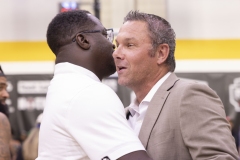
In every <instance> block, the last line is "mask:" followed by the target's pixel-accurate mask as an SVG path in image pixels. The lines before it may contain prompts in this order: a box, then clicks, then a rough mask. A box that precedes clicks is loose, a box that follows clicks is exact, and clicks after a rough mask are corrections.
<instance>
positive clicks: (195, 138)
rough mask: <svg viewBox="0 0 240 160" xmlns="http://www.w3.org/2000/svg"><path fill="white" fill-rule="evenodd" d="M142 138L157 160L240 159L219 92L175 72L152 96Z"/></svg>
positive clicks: (141, 134) (140, 134) (149, 151)
mask: <svg viewBox="0 0 240 160" xmlns="http://www.w3.org/2000/svg"><path fill="white" fill-rule="evenodd" d="M139 138H140V140H141V142H142V143H143V145H144V147H145V148H146V150H147V152H148V154H149V155H150V157H152V158H153V159H154V160H192V159H194V160H210V159H211V160H237V159H238V153H237V149H236V145H235V141H234V138H233V137H232V134H231V131H230V126H229V124H228V122H227V120H226V115H225V111H224V107H223V104H222V102H221V100H220V98H219V97H218V95H217V94H216V93H215V92H214V91H213V90H212V89H210V88H209V87H208V86H207V85H205V84H200V83H198V82H194V81H188V80H180V79H179V78H177V77H176V75H175V74H174V73H172V74H171V75H170V76H169V77H168V79H167V80H166V81H165V82H164V83H163V84H162V85H161V87H160V88H159V89H158V91H157V92H156V93H155V95H154V97H153V98H152V100H151V102H150V104H149V106H148V110H147V113H146V116H145V118H144V121H143V124H142V128H141V130H140V133H139Z"/></svg>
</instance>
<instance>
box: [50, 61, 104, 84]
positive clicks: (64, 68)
mask: <svg viewBox="0 0 240 160" xmlns="http://www.w3.org/2000/svg"><path fill="white" fill-rule="evenodd" d="M71 73H75V74H83V75H85V76H88V77H90V78H91V79H93V80H95V81H98V82H100V79H99V78H98V77H97V76H96V75H95V74H94V73H93V72H92V71H90V70H88V69H86V68H83V67H81V66H78V65H75V64H72V63H69V62H63V63H58V64H56V65H55V70H54V75H57V74H71Z"/></svg>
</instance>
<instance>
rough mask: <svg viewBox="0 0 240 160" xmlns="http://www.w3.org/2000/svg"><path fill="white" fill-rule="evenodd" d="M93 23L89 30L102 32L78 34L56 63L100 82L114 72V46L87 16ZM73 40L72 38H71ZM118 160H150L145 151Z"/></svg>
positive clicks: (60, 54) (129, 154)
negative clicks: (78, 68) (80, 69)
mask: <svg viewBox="0 0 240 160" xmlns="http://www.w3.org/2000/svg"><path fill="white" fill-rule="evenodd" d="M89 16H90V17H91V19H92V20H93V21H94V22H95V24H96V25H95V26H94V27H93V28H92V29H90V30H103V32H102V33H101V32H99V33H78V34H76V42H74V43H70V44H68V45H66V46H64V47H62V48H60V50H59V53H58V56H57V58H56V63H61V62H69V63H72V64H75V65H78V66H82V67H84V68H86V69H88V70H90V71H92V72H93V73H95V74H96V75H97V77H98V78H99V79H100V80H102V79H103V78H105V77H108V76H110V75H111V74H113V73H114V72H115V71H116V67H115V64H114V60H113V57H112V53H113V51H114V49H115V45H114V44H112V43H111V42H109V41H108V40H107V39H106V37H105V32H104V29H105V28H104V27H103V26H102V24H101V22H100V21H99V20H98V19H97V18H96V17H94V16H92V15H89ZM73 38H74V37H73ZM118 160H152V159H151V158H150V157H149V156H148V154H147V152H146V151H142V150H140V151H135V152H131V153H128V154H126V155H123V156H122V157H120V158H118Z"/></svg>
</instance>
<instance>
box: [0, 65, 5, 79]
mask: <svg viewBox="0 0 240 160" xmlns="http://www.w3.org/2000/svg"><path fill="white" fill-rule="evenodd" d="M0 77H5V74H4V72H3V70H2V67H1V66H0Z"/></svg>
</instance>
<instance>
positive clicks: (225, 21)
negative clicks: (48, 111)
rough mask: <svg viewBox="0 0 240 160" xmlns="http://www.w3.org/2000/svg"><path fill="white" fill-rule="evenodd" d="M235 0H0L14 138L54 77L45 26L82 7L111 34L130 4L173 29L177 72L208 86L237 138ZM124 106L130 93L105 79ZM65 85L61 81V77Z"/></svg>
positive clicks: (239, 92) (22, 134)
mask: <svg viewBox="0 0 240 160" xmlns="http://www.w3.org/2000/svg"><path fill="white" fill-rule="evenodd" d="M239 8H240V0H181V1H177V0H148V1H145V0H121V1H117V0H75V1H73V0H72V1H64V0H0V22H1V25H0V65H1V66H2V69H3V70H4V72H5V74H6V75H7V78H8V91H9V94H10V99H9V100H8V101H7V104H8V106H9V111H10V123H11V126H12V130H13V138H14V139H16V140H19V141H20V142H23V141H24V140H25V139H26V137H27V136H28V135H29V132H30V130H31V129H32V128H33V127H34V126H35V125H36V119H37V117H38V116H39V115H40V114H41V113H42V111H43V108H44V104H45V96H46V92H47V87H48V85H49V82H50V80H51V78H52V76H53V71H54V60H55V57H54V54H53V53H52V52H51V50H50V49H49V48H48V46H47V43H46V36H45V35H46V30H47V26H48V24H49V22H50V21H51V19H52V18H53V17H54V16H55V15H56V14H57V13H59V12H64V11H68V10H72V9H85V10H88V11H90V12H91V13H92V14H94V15H95V16H96V17H98V18H99V19H100V20H101V22H102V24H103V25H104V26H105V27H106V28H113V29H114V32H115V35H116V36H117V33H118V30H119V28H120V27H121V25H122V22H123V18H124V16H125V15H126V14H127V13H128V12H129V11H130V10H139V11H141V12H147V13H152V14H156V15H159V16H161V17H163V18H165V19H166V20H168V21H169V22H170V24H171V25H172V28H173V29H174V30H175V32H176V38H177V39H176V41H177V46H176V52H175V55H176V71H175V72H176V74H177V75H178V76H179V77H181V78H185V79H195V80H197V81H201V82H203V83H206V84H207V85H209V86H210V87H211V88H212V89H214V90H215V91H216V92H217V94H218V95H219V96H220V98H221V99H222V101H223V103H224V107H225V110H226V114H227V117H228V120H229V121H230V122H231V124H232V131H233V135H234V137H235V139H236V144H237V146H238V144H239V122H240V21H239V17H240V9H239ZM103 82H104V83H105V84H107V85H109V86H110V87H111V88H113V89H114V91H115V92H116V93H117V94H118V96H119V97H120V99H121V100H122V102H123V104H124V105H125V106H128V105H129V104H130V102H131V100H132V99H133V97H134V95H133V93H132V92H131V91H130V90H129V89H126V88H125V87H121V86H119V85H118V84H117V75H116V74H114V75H112V76H111V77H109V78H107V79H104V80H103ZM66 85H67V84H66Z"/></svg>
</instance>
